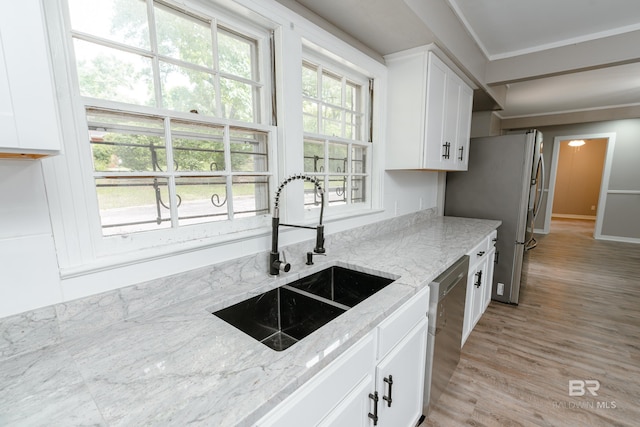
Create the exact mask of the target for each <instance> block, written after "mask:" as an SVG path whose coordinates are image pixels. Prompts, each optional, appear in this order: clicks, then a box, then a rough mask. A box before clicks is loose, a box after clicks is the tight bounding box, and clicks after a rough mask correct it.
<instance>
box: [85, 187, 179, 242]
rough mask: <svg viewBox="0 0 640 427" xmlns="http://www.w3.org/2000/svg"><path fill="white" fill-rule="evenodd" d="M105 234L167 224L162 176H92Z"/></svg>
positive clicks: (153, 228) (168, 205)
mask: <svg viewBox="0 0 640 427" xmlns="http://www.w3.org/2000/svg"><path fill="white" fill-rule="evenodd" d="M95 182H96V193H97V194H98V205H99V208H100V220H101V222H102V232H103V234H104V235H105V236H111V235H114V234H126V233H133V232H138V231H148V230H157V229H161V228H168V227H171V213H170V210H169V207H170V203H169V194H168V191H167V179H166V178H96V180H95Z"/></svg>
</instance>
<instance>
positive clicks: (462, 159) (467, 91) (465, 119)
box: [454, 79, 473, 171]
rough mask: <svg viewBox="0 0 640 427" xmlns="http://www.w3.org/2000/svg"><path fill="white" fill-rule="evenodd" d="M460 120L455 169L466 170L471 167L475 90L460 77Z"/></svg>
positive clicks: (458, 122) (458, 112)
mask: <svg viewBox="0 0 640 427" xmlns="http://www.w3.org/2000/svg"><path fill="white" fill-rule="evenodd" d="M458 84H459V88H458V89H459V92H458V110H457V114H458V120H457V126H458V128H457V131H456V149H455V159H454V162H455V166H454V169H455V170H464V171H466V170H467V169H468V168H469V137H470V135H471V108H472V104H473V90H472V89H471V88H470V87H469V86H467V85H466V84H465V83H464V82H463V81H462V80H459V79H458Z"/></svg>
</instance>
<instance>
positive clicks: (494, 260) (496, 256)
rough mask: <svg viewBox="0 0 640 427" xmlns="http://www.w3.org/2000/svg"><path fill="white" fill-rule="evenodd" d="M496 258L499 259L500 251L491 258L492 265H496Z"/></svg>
mask: <svg viewBox="0 0 640 427" xmlns="http://www.w3.org/2000/svg"><path fill="white" fill-rule="evenodd" d="M498 258H500V251H496V253H495V254H494V256H493V262H494V264H497V263H498Z"/></svg>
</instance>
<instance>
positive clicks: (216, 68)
mask: <svg viewBox="0 0 640 427" xmlns="http://www.w3.org/2000/svg"><path fill="white" fill-rule="evenodd" d="M211 40H212V43H213V44H212V45H211V46H212V47H213V88H214V89H213V90H214V91H215V103H216V105H215V108H216V109H215V112H216V116H218V117H224V116H223V114H222V95H221V94H220V86H221V85H220V61H219V55H218V52H219V49H218V21H217V20H215V19H212V20H211Z"/></svg>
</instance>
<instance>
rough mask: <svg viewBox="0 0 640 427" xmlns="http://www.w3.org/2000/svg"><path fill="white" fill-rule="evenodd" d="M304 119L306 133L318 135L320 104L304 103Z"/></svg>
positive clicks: (305, 101) (304, 101)
mask: <svg viewBox="0 0 640 427" xmlns="http://www.w3.org/2000/svg"><path fill="white" fill-rule="evenodd" d="M302 119H303V121H304V124H303V126H304V131H305V132H311V133H318V103H317V102H311V101H307V100H303V101H302Z"/></svg>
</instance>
